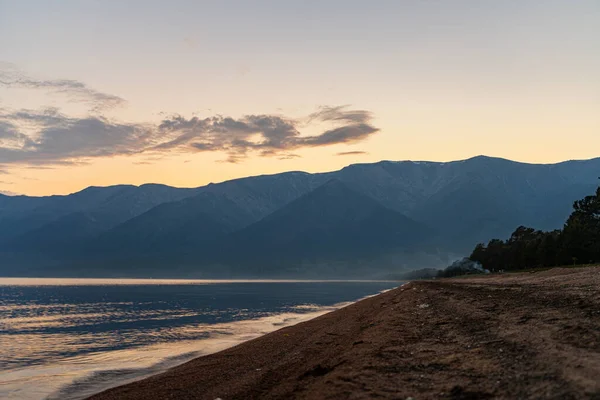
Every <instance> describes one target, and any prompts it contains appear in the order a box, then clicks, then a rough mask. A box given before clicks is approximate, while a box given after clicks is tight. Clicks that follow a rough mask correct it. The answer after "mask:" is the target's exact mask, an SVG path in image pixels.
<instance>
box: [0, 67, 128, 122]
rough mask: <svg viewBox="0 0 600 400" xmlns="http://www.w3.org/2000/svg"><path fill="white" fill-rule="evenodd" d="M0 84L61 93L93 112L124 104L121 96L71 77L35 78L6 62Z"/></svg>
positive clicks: (0, 71)
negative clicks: (102, 90) (82, 103)
mask: <svg viewBox="0 0 600 400" xmlns="http://www.w3.org/2000/svg"><path fill="white" fill-rule="evenodd" d="M0 85H3V86H6V87H9V88H23V89H37V90H44V91H46V92H50V93H57V94H61V95H64V96H66V97H67V98H68V99H69V100H70V101H77V102H85V103H87V104H88V105H89V106H90V109H91V111H93V112H100V111H102V110H105V109H109V108H114V107H118V106H122V105H124V104H126V101H125V100H124V99H123V98H121V97H119V96H116V95H113V94H109V93H104V92H101V91H99V90H96V89H93V88H91V87H89V86H88V85H86V84H85V83H83V82H80V81H77V80H73V79H37V78H34V77H30V76H28V75H26V74H25V73H24V72H22V71H21V70H19V69H18V68H17V67H16V66H14V65H12V64H8V63H2V64H0Z"/></svg>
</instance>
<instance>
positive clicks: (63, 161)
mask: <svg viewBox="0 0 600 400" xmlns="http://www.w3.org/2000/svg"><path fill="white" fill-rule="evenodd" d="M598 71H600V2H599V1H597V0H577V1H572V0H560V1H559V0H538V1H531V0H503V1H482V0H471V1H464V0H454V1H442V0H439V1H434V0H412V1H409V0H404V1H402V0H394V1H377V0H374V1H369V2H365V1H354V0H341V1H337V0H335V1H333V0H319V1H312V0H302V1H300V0H295V1H289V0H272V1H261V0H255V1H251V2H250V1H243V0H238V1H228V0H219V1H169V2H167V1H153V0H143V1H142V0H139V1H137V0H123V1H116V0H99V1H92V0H72V1H70V0H62V1H53V2H50V1H46V0H39V1H33V0H18V1H17V0H0V192H4V193H19V194H28V195H50V194H67V193H72V192H76V191H79V190H81V189H83V188H85V187H87V186H107V185H113V184H121V183H128V184H136V185H137V184H143V183H148V182H154V183H164V184H168V185H172V186H181V187H195V186H201V185H204V184H208V183H210V182H220V181H224V180H227V179H232V178H237V177H243V176H249V175H259V174H270V173H277V172H283V171H290V170H302V171H308V172H318V171H329V170H335V169H339V168H342V167H344V166H345V165H348V164H352V163H362V162H376V161H379V160H384V159H385V160H429V161H450V160H457V159H465V158H469V157H472V156H476V155H481V154H483V155H489V156H496V157H503V158H508V159H512V160H517V161H523V162H533V163H553V162H559V161H564V160H569V159H588V158H593V157H598V156H600V73H598Z"/></svg>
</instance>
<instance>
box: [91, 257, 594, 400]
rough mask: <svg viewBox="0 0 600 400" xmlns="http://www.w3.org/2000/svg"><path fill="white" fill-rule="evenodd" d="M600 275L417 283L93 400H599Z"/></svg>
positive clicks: (583, 271) (585, 272)
mask: <svg viewBox="0 0 600 400" xmlns="http://www.w3.org/2000/svg"><path fill="white" fill-rule="evenodd" d="M597 376H600V268H599V267H589V268H580V269H564V268H563V269H560V268H557V269H552V270H548V271H544V272H537V273H522V274H506V275H492V276H482V277H479V276H477V277H469V279H461V278H458V279H447V280H438V281H415V282H410V283H408V284H406V285H403V286H401V287H399V288H397V289H392V290H390V291H387V292H385V293H383V294H379V295H376V296H372V297H368V298H366V299H364V300H361V301H358V302H356V303H353V304H350V305H348V306H346V307H344V308H341V309H338V310H336V311H333V312H330V313H327V314H324V315H322V316H320V317H317V318H314V319H311V320H308V321H306V322H302V323H299V324H296V325H294V326H291V327H286V328H283V329H280V330H277V331H274V332H272V333H269V334H267V335H264V336H260V337H258V338H256V339H252V340H250V341H247V342H244V343H242V344H239V345H237V346H234V347H231V348H229V349H226V350H223V351H221V352H218V353H214V354H211V355H207V356H202V357H199V358H196V359H193V360H191V361H189V362H187V363H184V364H182V365H179V366H177V367H174V368H171V369H169V370H167V371H166V372H164V373H161V374H158V375H154V376H150V377H148V378H145V379H142V380H140V381H136V382H133V383H130V384H127V385H124V386H117V387H115V388H112V389H109V390H106V391H104V392H101V393H99V394H96V395H93V396H91V397H90V399H94V400H110V399H166V398H177V399H192V398H193V399H211V400H214V399H216V398H221V399H223V400H228V399H259V398H260V399H284V398H302V399H319V398H332V399H333V398H367V397H382V398H390V399H391V398H408V397H413V398H415V399H417V398H418V399H428V398H451V399H468V398H506V399H509V398H540V397H542V398H595V396H600V381H598V379H597V378H596V377H597Z"/></svg>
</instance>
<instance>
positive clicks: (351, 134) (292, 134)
mask: <svg viewBox="0 0 600 400" xmlns="http://www.w3.org/2000/svg"><path fill="white" fill-rule="evenodd" d="M371 119H372V115H371V113H370V112H368V111H365V110H348V109H347V106H340V107H321V108H320V109H319V111H317V112H315V113H313V114H311V115H310V116H309V117H308V118H307V122H308V123H313V122H325V123H334V124H337V125H341V126H337V127H335V128H332V129H329V130H326V131H324V132H322V133H321V134H319V135H315V136H302V135H301V133H300V132H299V130H298V127H299V126H300V125H302V123H303V121H298V120H294V119H290V118H285V117H281V116H274V115H247V116H244V117H242V118H240V119H233V118H230V117H222V116H214V117H210V118H205V119H200V118H198V117H193V118H190V119H186V118H184V117H182V116H180V115H175V116H172V117H170V118H166V119H164V120H163V121H162V123H161V124H160V126H159V129H160V130H161V131H162V132H164V133H165V134H166V135H167V134H168V135H171V136H172V138H171V139H169V140H168V141H166V142H163V143H160V144H158V145H157V146H156V147H155V149H156V150H165V149H172V148H179V147H180V146H182V145H185V144H188V143H189V145H190V146H191V147H192V148H194V149H195V150H196V151H199V152H202V151H224V152H226V153H227V154H228V159H227V161H229V162H238V161H240V160H242V159H244V158H245V157H246V156H247V154H248V153H249V152H252V151H256V152H258V153H259V154H260V155H261V156H263V157H268V156H278V157H280V158H282V157H285V155H286V154H287V155H289V151H290V150H295V149H300V148H306V147H318V146H328V145H334V144H348V143H356V142H359V141H362V140H365V139H366V138H368V137H369V136H371V135H372V134H374V133H377V132H378V131H379V129H378V128H376V127H375V126H373V125H371V123H370V120H371ZM288 158H289V157H288Z"/></svg>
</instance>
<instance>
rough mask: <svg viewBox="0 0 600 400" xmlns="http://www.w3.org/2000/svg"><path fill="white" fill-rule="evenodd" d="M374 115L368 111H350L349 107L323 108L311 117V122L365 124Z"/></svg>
mask: <svg viewBox="0 0 600 400" xmlns="http://www.w3.org/2000/svg"><path fill="white" fill-rule="evenodd" d="M372 118H373V115H372V114H371V112H370V111H366V110H348V106H347V105H346V106H337V107H329V106H321V107H319V110H318V111H317V112H315V113H312V114H311V115H310V116H309V120H311V121H312V120H319V121H336V122H343V123H355V124H363V123H366V122H368V121H370V120H371V119H372Z"/></svg>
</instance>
